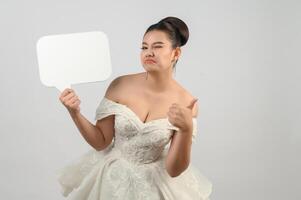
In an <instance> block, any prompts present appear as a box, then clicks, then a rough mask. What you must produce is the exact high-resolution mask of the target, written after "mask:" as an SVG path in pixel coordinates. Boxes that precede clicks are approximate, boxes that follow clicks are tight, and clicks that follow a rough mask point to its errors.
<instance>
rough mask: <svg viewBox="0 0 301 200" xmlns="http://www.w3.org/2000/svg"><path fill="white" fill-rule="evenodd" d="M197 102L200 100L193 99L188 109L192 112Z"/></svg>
mask: <svg viewBox="0 0 301 200" xmlns="http://www.w3.org/2000/svg"><path fill="white" fill-rule="evenodd" d="M197 101H198V99H193V100H192V101H191V102H190V104H189V106H187V108H189V109H191V110H192V108H193V106H194V104H195V103H196V102H197Z"/></svg>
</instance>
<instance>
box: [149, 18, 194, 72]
mask: <svg viewBox="0 0 301 200" xmlns="http://www.w3.org/2000/svg"><path fill="white" fill-rule="evenodd" d="M152 30H160V31H163V32H165V33H166V34H167V36H168V38H169V39H170V41H171V43H172V48H176V47H181V46H183V45H185V44H186V43H187V41H188V38H189V30H188V27H187V25H186V24H185V22H183V21H182V20H181V19H179V18H177V17H166V18H164V19H161V20H160V21H159V22H158V23H156V24H152V25H151V26H150V27H148V29H147V30H146V31H145V33H144V35H145V34H146V33H148V32H149V31H152ZM177 62H178V60H177V61H176V63H175V64H174V66H173V67H175V65H176V64H177Z"/></svg>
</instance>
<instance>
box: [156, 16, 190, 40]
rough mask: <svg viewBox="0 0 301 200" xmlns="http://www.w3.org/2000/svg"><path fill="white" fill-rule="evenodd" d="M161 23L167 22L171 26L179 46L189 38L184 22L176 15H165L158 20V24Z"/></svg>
mask: <svg viewBox="0 0 301 200" xmlns="http://www.w3.org/2000/svg"><path fill="white" fill-rule="evenodd" d="M161 23H167V24H170V25H171V26H172V27H173V29H174V30H175V32H176V33H177V36H178V38H179V45H180V46H183V45H185V44H186V43H187V41H188V38H189V30H188V27H187V25H186V24H185V22H183V21H182V20H181V19H179V18H177V17H166V18H164V19H162V20H160V21H159V22H158V24H161Z"/></svg>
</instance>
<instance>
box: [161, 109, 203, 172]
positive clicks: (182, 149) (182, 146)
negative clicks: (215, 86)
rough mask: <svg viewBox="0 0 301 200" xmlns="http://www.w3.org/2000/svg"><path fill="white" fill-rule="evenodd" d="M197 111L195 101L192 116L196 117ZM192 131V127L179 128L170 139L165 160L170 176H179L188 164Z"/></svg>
mask: <svg viewBox="0 0 301 200" xmlns="http://www.w3.org/2000/svg"><path fill="white" fill-rule="evenodd" d="M197 112H198V106H197V103H196V104H195V106H194V109H193V111H192V113H193V116H194V117H196V115H197ZM192 131H193V128H191V129H189V130H185V131H181V130H179V131H178V132H177V133H176V134H174V135H173V137H172V139H171V144H170V147H169V151H168V155H167V157H166V160H165V166H166V170H167V172H168V174H169V175H170V176H171V177H176V176H179V175H180V174H181V173H182V172H183V171H185V170H186V169H187V167H188V166H189V163H190V154H191V145H192Z"/></svg>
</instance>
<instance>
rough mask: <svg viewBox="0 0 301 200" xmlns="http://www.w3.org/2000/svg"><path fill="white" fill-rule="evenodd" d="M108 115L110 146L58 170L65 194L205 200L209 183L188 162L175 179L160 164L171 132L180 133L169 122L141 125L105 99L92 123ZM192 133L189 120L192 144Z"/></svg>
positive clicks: (75, 199) (114, 199)
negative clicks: (111, 133)
mask: <svg viewBox="0 0 301 200" xmlns="http://www.w3.org/2000/svg"><path fill="white" fill-rule="evenodd" d="M109 115H115V125H114V128H115V137H114V138H113V141H112V143H111V144H110V146H108V147H107V148H106V149H105V150H103V151H96V150H95V149H91V150H90V151H88V152H87V153H85V154H84V155H82V156H81V157H80V158H79V159H78V160H76V161H74V162H73V163H70V164H69V165H68V166H65V167H63V168H62V169H59V170H58V171H57V178H58V181H59V183H60V185H61V188H62V194H63V196H65V197H68V198H70V199H72V200H184V199H185V200H209V196H210V194H211V192H212V183H211V182H210V181H209V180H208V179H207V178H206V177H205V176H203V175H202V174H201V173H200V172H199V171H198V169H196V168H195V167H194V166H193V165H192V164H191V163H190V165H189V167H188V168H187V169H186V170H185V171H184V172H183V173H182V174H181V175H179V176H177V177H170V176H169V174H168V173H167V171H166V169H165V163H164V160H165V158H166V155H167V153H168V147H169V143H170V140H171V136H172V132H173V131H172V130H176V131H177V130H178V128H177V127H175V126H173V125H172V124H170V123H169V121H168V118H160V119H155V120H151V121H149V122H146V123H144V122H142V121H141V120H140V118H139V117H138V116H137V115H136V114H135V113H134V112H133V111H132V110H131V109H130V108H128V107H127V106H126V105H123V104H120V103H116V102H114V101H112V100H110V99H108V98H106V97H103V99H102V100H101V102H100V104H99V106H98V108H97V109H96V113H95V120H101V119H103V118H105V117H107V116H109ZM176 133H178V132H176ZM196 134H197V120H196V118H193V137H192V138H193V141H195V137H196ZM70 193H71V194H72V195H71V194H70Z"/></svg>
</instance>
